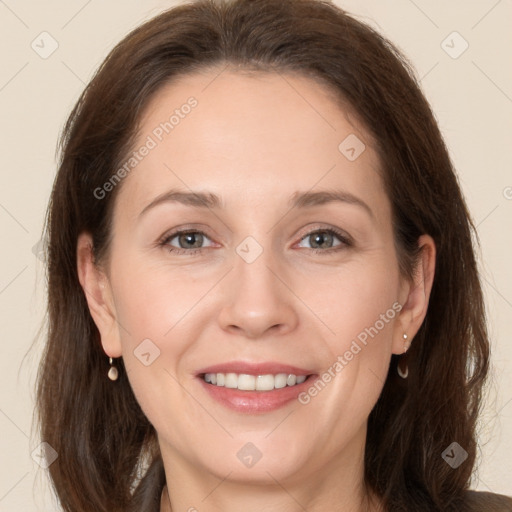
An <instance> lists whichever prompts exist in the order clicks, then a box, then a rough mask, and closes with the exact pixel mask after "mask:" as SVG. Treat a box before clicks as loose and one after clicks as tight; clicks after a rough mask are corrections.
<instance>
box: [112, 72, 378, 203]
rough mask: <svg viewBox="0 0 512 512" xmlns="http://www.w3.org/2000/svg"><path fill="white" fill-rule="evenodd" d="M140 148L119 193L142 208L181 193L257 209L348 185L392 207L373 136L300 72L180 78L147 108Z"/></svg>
mask: <svg viewBox="0 0 512 512" xmlns="http://www.w3.org/2000/svg"><path fill="white" fill-rule="evenodd" d="M144 147H146V149H145V150H143V148H144ZM134 150H135V152H136V153H138V157H137V158H138V161H137V162H136V165H135V166H134V167H133V170H131V171H130V172H129V175H128V176H127V177H126V178H125V179H124V182H123V189H126V190H125V191H123V192H122V194H121V195H123V196H124V201H125V202H126V203H128V204H129V205H131V206H132V207H135V206H136V207H140V208H139V209H142V208H143V207H144V203H147V202H148V201H150V200H151V199H152V198H154V197H155V196H157V195H159V194H161V193H162V192H165V190H166V189H170V188H176V187H180V188H183V189H189V190H198V189H204V190H208V191H211V192H213V193H215V194H217V195H219V196H222V197H226V202H227V201H228V199H227V198H230V200H231V201H237V202H238V203H242V202H243V201H252V202H253V204H254V202H257V203H259V204H263V203H265V202H267V203H268V202H270V201H272V200H273V201H278V200H280V198H284V197H285V196H286V198H288V197H289V196H290V194H291V193H292V192H295V191H297V190H314V189H315V188H322V189H325V188H329V187H335V188H340V187H343V188H344V189H346V190H347V191H348V192H352V193H354V194H355V193H357V194H359V195H361V196H364V197H365V198H366V201H368V202H370V203H373V204H376V205H377V206H378V203H379V202H382V203H383V204H382V206H383V207H385V206H386V205H385V204H384V203H385V202H386V198H385V197H383V194H384V192H383V187H382V182H381V179H380V170H379V159H378V157H377V154H376V152H375V150H374V145H373V141H372V139H371V137H370V136H369V134H367V133H366V131H365V130H364V128H363V127H362V126H361V124H360V123H358V122H357V121H356V119H355V117H354V116H353V115H351V113H350V112H349V109H344V108H343V106H342V103H341V101H339V100H338V99H337V98H336V97H335V96H334V94H333V91H332V90H331V89H329V88H327V87H326V86H324V85H321V84H320V83H319V82H318V81H316V80H314V79H311V78H308V77H305V76H301V75H297V74H289V73H288V74H284V73H268V72H265V73H264V72H255V73H254V72H253V73H250V74H247V73H242V72H239V71H236V70H232V69H226V68H216V69H210V70H205V71H202V72H200V73H194V74H190V75H185V76H182V77H180V78H179V79H178V80H176V81H173V82H172V83H170V84H167V85H166V86H164V87H162V88H161V89H160V90H159V91H158V92H157V93H156V94H155V96H154V97H153V98H152V100H151V101H150V103H149V104H148V106H147V108H146V110H145V112H144V114H143V116H142V118H141V121H140V124H139V132H138V136H137V141H136V143H135V145H134ZM142 150H143V151H142ZM140 153H144V156H143V157H142V158H141V157H140ZM235 206H236V205H235Z"/></svg>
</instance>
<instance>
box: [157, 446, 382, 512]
mask: <svg viewBox="0 0 512 512" xmlns="http://www.w3.org/2000/svg"><path fill="white" fill-rule="evenodd" d="M161 450H162V456H163V460H164V466H165V473H166V480H167V482H168V483H169V487H167V485H166V486H165V487H164V489H163V492H162V497H161V508H160V512H174V511H177V510H186V511H191V512H197V511H202V510H208V512H235V511H239V510H244V512H259V511H261V510H280V511H282V512H303V511H304V510H308V512H320V511H322V512H324V511H325V510H332V511H343V512H382V511H383V510H384V509H383V506H382V504H381V503H380V500H379V499H377V497H376V496H374V495H373V494H371V493H368V492H367V491H366V489H365V486H364V484H363V481H364V480H363V476H364V438H363V439H359V440H357V439H353V440H352V441H351V442H350V443H349V444H348V445H347V446H346V447H345V450H344V451H343V452H342V453H338V454H334V455H333V456H332V458H331V459H330V460H329V461H328V463H327V464H324V465H323V466H316V465H315V464H314V463H313V462H312V463H311V464H310V463H307V462H306V463H303V464H302V465H301V468H300V469H299V470H298V471H297V472H296V474H295V475H293V476H292V477H286V478H284V477H280V478H279V479H277V478H275V477H274V476H272V471H266V472H265V473H266V475H267V477H268V478H267V482H265V483H262V482H261V480H260V481H258V482H257V483H254V482H251V481H241V480H235V479H230V478H229V475H227V476H224V477H222V476H220V475H219V476H217V477H215V476H214V475H212V474H211V472H208V471H206V470H201V469H200V468H199V469H198V467H197V465H194V464H189V463H188V462H187V461H186V460H184V459H181V458H180V455H179V454H178V453H177V452H175V451H174V450H172V449H170V448H169V446H168V445H164V444H162V443H161ZM274 473H275V472H274Z"/></svg>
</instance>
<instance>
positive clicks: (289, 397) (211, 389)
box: [197, 375, 317, 414]
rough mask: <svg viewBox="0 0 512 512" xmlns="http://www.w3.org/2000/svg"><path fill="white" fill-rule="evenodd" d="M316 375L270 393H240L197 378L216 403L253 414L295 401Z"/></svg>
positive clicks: (273, 409) (237, 390) (272, 409)
mask: <svg viewBox="0 0 512 512" xmlns="http://www.w3.org/2000/svg"><path fill="white" fill-rule="evenodd" d="M315 377H317V376H316V375H310V376H309V377H308V378H307V379H306V380H305V381H304V382H302V383H301V384H296V385H295V386H286V387H284V388H280V389H273V390H272V391H241V390H239V389H235V388H226V387H224V386H216V385H214V384H209V383H208V382H206V381H205V380H204V379H203V378H202V377H197V378H198V379H199V381H200V382H201V384H202V385H203V388H204V389H205V391H206V392H207V393H208V394H209V395H210V396H211V397H212V398H213V399H214V400H217V402H220V403H221V404H223V405H224V406H226V407H228V408H229V409H231V410H234V411H237V412H244V413H249V414H251V413H252V414H255V413H260V412H270V411H275V410H276V409H279V408H281V407H284V406H285V405H286V404H288V403H290V402H292V401H293V400H296V399H297V397H298V396H299V394H300V393H301V392H303V391H304V390H305V389H307V388H308V387H309V386H311V383H312V382H313V380H314V379H315Z"/></svg>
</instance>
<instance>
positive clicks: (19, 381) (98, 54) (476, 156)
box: [0, 0, 512, 511]
mask: <svg viewBox="0 0 512 512" xmlns="http://www.w3.org/2000/svg"><path fill="white" fill-rule="evenodd" d="M174 3H180V2H171V1H157V0H146V1H145V2H137V1H135V0H124V1H122V2H121V1H113V0H108V1H102V2H100V1H98V0H89V1H86V0H51V1H47V2H44V3H43V2H36V1H34V0H32V1H24V0H5V1H3V0H0V34H1V36H0V38H1V41H2V47H1V50H0V55H1V66H0V109H1V112H2V117H1V123H0V127H1V134H0V135H1V137H0V140H1V147H2V151H1V155H0V158H1V160H0V162H1V171H0V227H1V236H2V238H1V240H2V251H1V253H0V312H1V320H2V321H1V327H0V329H1V330H0V336H1V340H2V341H1V345H0V350H1V352H0V355H1V357H0V375H1V377H0V378H1V386H0V433H1V435H0V453H1V456H2V464H1V465H0V511H12V510H24V511H36V510H37V511H54V510H57V507H56V505H55V503H54V502H53V501H52V493H51V491H50V490H49V487H48V484H47V477H46V470H44V469H42V468H41V467H39V466H38V465H37V464H36V462H35V461H34V460H33V458H32V457H31V453H32V452H33V451H34V450H36V453H37V446H38V444H39V442H40V440H39V439H38V438H37V436H36V433H35V432H33V430H32V425H31V424H32V412H33V399H34V391H33V390H34V382H35V375H36V368H37V363H38V359H39V354H40V350H41V344H42V342H41V341H39V342H38V343H37V345H36V348H35V349H34V350H32V351H30V352H29V348H30V345H31V343H32V340H33V339H34V337H35V336H36V334H37V330H38V328H39V326H40V324H41V321H42V318H43V312H44V300H45V297H44V294H45V285H44V273H43V266H42V263H41V261H39V260H38V258H37V257H36V255H35V254H34V252H36V253H37V251H35V250H34V246H36V245H37V243H38V241H39V239H40V233H41V229H42V222H43V215H44V212H45V208H46V203H47V200H48V197H49V193H50V189H51V185H52V181H53V177H54V175H55V171H56V164H55V147H56V141H57V137H58V134H59V132H60V130H61V128H62V126H63V124H64V121H65V119H66V117H67V115H68V113H69V111H70V110H71V108H72V106H73V104H74V103H75V101H76V100H77V98H78V95H79V93H80V92H81V91H82V89H83V87H84V85H85V83H86V82H87V81H88V80H89V79H90V78H91V76H92V73H93V71H94V70H95V69H96V68H97V66H98V65H99V64H100V62H101V61H102V60H103V59H104V58H105V56H106V55H107V53H108V51H109V50H110V49H111V48H112V46H113V45H114V44H115V43H116V42H117V41H119V40H120V39H121V38H122V37H123V36H124V35H126V34H127V33H128V31H130V30H131V29H132V28H134V27H135V26H137V25H138V24H139V23H140V22H142V21H143V20H146V19H148V18H150V17H152V16H154V15H156V14H157V13H159V12H160V11H162V10H163V9H165V8H167V7H170V6H171V5H173V4H174ZM336 3H337V4H338V5H340V6H342V7H344V8H346V9H347V10H348V11H349V12H352V13H353V14H355V15H356V16H357V17H359V18H360V19H362V20H363V21H366V22H368V23H370V24H371V25H373V26H374V27H376V28H377V29H378V30H380V31H381V32H382V33H383V34H384V35H386V36H388V37H389V38H390V39H391V40H392V41H393V42H394V43H396V44H397V45H398V46H399V47H400V48H401V49H402V50H403V51H404V52H405V53H406V55H408V56H409V58H410V59H411V61H412V63H413V64H414V66H415V68H416V69H417V73H418V76H419V77H420V78H421V80H422V85H423V88H424V91H425V94H426V95H427V98H428V99H429V101H430V102H431V104H432V106H433V109H434V111H435V113H436V115H437V118H438V121H439V123H440V126H441V129H442V132H443V134H444V135H445V137H446V141H447V144H448V146H449V149H450V151H451V154H452V157H453V160H454V162H455V164H456V167H457V169H458V171H459V173H460V181H461V185H462V187H463V190H464V192H465V194H466V197H467V200H468V203H469V207H470V209H471V212H472V215H473V217H474V219H475V222H476V224H477V225H478V232H479V235H480V237H481V242H482V254H481V258H480V264H481V269H482V276H483V283H484V286H485V292H486V299H487V304H488V316H489V327H490V332H491V336H492V345H493V363H494V369H495V376H494V379H493V386H492V387H491V388H490V393H491V394H490V396H489V399H488V401H487V404H486V409H485V411H484V414H483V416H482V421H481V423H482V437H481V440H482V443H483V445H482V450H481V461H480V469H479V472H478V474H475V476H474V482H473V487H474V488H477V489H481V490H490V491H493V492H500V493H506V494H509V495H512V476H511V475H512V457H511V454H512V377H511V374H512V324H511V322H510V321H509V320H510V318H511V316H512V273H511V271H510V252H511V249H512V221H511V219H512V172H511V169H512V166H511V164H512V154H511V150H510V145H511V142H512V141H511V134H512V66H511V63H512V58H511V57H512V55H511V54H512V31H510V28H509V25H510V20H511V19H512V2H511V1H510V0H499V1H497V0H478V1H476V0H475V1H467V0H451V1H450V2H445V1H441V0H436V1H427V0H414V1H413V0H386V1H379V0H359V1H356V0H340V1H337V2H336ZM44 31H46V32H48V33H49V34H50V35H51V37H52V38H53V39H55V41H57V43H58V48H57V50H56V51H55V52H54V53H53V54H52V55H51V56H49V57H48V58H46V59H43V58H41V56H40V55H39V54H38V53H36V51H34V50H33V49H32V47H31V44H32V42H33V41H34V40H35V41H36V43H35V44H37V43H38V41H39V42H40V41H41V37H45V38H46V39H45V42H46V43H45V48H46V49H49V48H51V46H50V43H51V40H50V36H40V37H39V35H40V34H41V33H42V32H44ZM454 31H457V32H458V33H459V34H460V35H453V34H452V33H453V32H454ZM450 34H452V35H450ZM448 36H449V37H448ZM447 37H448V39H446V38H447ZM445 40H446V41H445ZM443 41H445V43H443V44H442V42H443ZM465 41H466V42H467V44H469V46H468V48H467V50H466V51H465V52H464V53H462V54H460V55H458V54H459V53H460V51H461V50H462V49H464V47H465V45H466V43H465ZM39 44H40V45H41V43H39ZM41 46H42V45H41ZM39 51H42V49H40V50H39ZM447 52H448V53H447ZM449 53H451V55H452V56H450V55H449ZM454 56H457V58H453V57H454ZM62 364H63V365H64V364H66V362H65V361H63V362H62Z"/></svg>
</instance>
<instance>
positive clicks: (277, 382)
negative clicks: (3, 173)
mask: <svg viewBox="0 0 512 512" xmlns="http://www.w3.org/2000/svg"><path fill="white" fill-rule="evenodd" d="M311 376H312V375H295V374H293V373H277V374H266V375H249V374H247V373H203V374H200V375H199V377H200V378H202V379H203V380H204V381H205V382H206V383H208V384H210V385H212V386H216V387H225V388H230V389H238V390H240V391H273V390H274V389H283V388H286V387H293V386H297V385H299V384H302V383H303V382H305V381H306V380H307V379H308V378H309V377H311Z"/></svg>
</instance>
